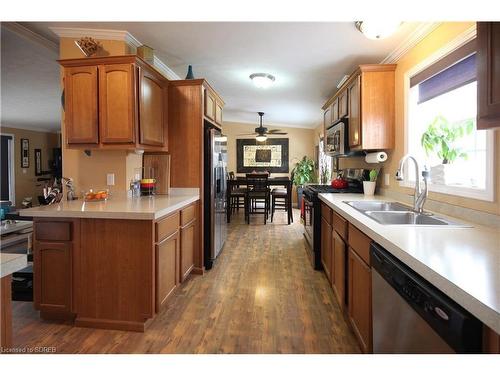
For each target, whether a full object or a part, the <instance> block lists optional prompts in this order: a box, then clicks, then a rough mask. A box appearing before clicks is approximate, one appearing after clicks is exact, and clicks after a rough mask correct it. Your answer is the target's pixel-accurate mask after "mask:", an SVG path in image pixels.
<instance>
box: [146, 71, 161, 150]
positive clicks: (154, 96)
mask: <svg viewBox="0 0 500 375" xmlns="http://www.w3.org/2000/svg"><path fill="white" fill-rule="evenodd" d="M139 72H140V73H139V75H140V77H139V137H140V139H139V143H141V144H143V145H151V146H163V145H164V143H165V140H164V130H165V123H166V121H167V115H166V107H167V106H166V104H165V103H166V95H167V88H166V85H165V82H164V81H163V80H160V79H159V77H157V76H156V75H155V74H152V73H151V72H149V71H148V70H145V69H143V68H139Z"/></svg>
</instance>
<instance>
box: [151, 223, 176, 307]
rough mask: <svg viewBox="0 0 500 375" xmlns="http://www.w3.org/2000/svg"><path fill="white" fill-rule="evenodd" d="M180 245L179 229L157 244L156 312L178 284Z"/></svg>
mask: <svg viewBox="0 0 500 375" xmlns="http://www.w3.org/2000/svg"><path fill="white" fill-rule="evenodd" d="M179 247H180V246H179V231H176V232H175V233H173V234H172V235H170V236H169V237H167V238H165V239H164V240H163V241H161V242H160V243H159V244H157V245H156V254H155V258H156V312H158V311H160V310H161V308H162V307H163V306H164V305H165V303H166V302H167V299H168V297H169V296H170V295H171V293H172V292H173V291H174V289H175V287H176V286H177V284H178V278H177V275H178V274H179V272H178V264H179Z"/></svg>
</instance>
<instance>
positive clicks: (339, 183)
mask: <svg viewBox="0 0 500 375" xmlns="http://www.w3.org/2000/svg"><path fill="white" fill-rule="evenodd" d="M348 186H349V183H348V182H347V180H346V179H345V178H344V177H342V176H341V175H339V176H337V178H335V179H333V180H332V187H333V188H334V189H346V188H347V187H348Z"/></svg>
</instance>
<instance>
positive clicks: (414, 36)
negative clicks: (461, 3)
mask: <svg viewBox="0 0 500 375" xmlns="http://www.w3.org/2000/svg"><path fill="white" fill-rule="evenodd" d="M439 25H441V22H423V23H421V24H420V25H418V26H417V28H416V29H415V30H413V32H412V33H411V34H410V35H409V36H408V37H407V38H406V39H405V40H404V41H403V42H402V43H401V44H400V45H399V46H397V47H396V48H395V49H394V50H393V51H392V52H391V53H390V54H389V55H387V56H386V58H385V59H383V60H382V61H381V62H380V63H381V64H395V63H397V62H398V61H399V60H400V59H401V58H402V57H403V56H404V55H406V53H408V51H410V50H411V49H412V48H413V47H415V46H416V45H417V44H418V43H420V41H422V39H424V38H425V37H426V36H427V35H429V34H430V33H431V32H433V31H434V30H435V29H436V28H437V27H438V26H439Z"/></svg>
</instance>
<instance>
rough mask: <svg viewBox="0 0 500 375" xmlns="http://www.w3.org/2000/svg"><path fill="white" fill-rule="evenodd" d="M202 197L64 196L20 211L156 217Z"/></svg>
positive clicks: (37, 214)
mask: <svg viewBox="0 0 500 375" xmlns="http://www.w3.org/2000/svg"><path fill="white" fill-rule="evenodd" d="M199 199H200V195H199V194H198V193H193V192H190V193H182V192H179V193H176V194H170V195H155V196H152V197H140V198H128V197H127V196H126V195H121V196H120V195H117V196H115V195H113V196H111V197H110V198H109V199H108V200H107V201H105V202H84V201H82V200H80V199H78V200H74V201H66V200H63V201H61V202H60V203H58V204H53V205H50V206H39V207H33V208H28V209H25V210H20V211H19V214H20V215H21V216H32V217H72V218H96V219H131V220H155V219H158V218H160V217H162V216H165V215H168V214H169V213H171V212H174V211H176V210H178V209H180V208H182V207H184V206H186V205H188V204H190V203H193V202H196V201H197V200H199Z"/></svg>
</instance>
